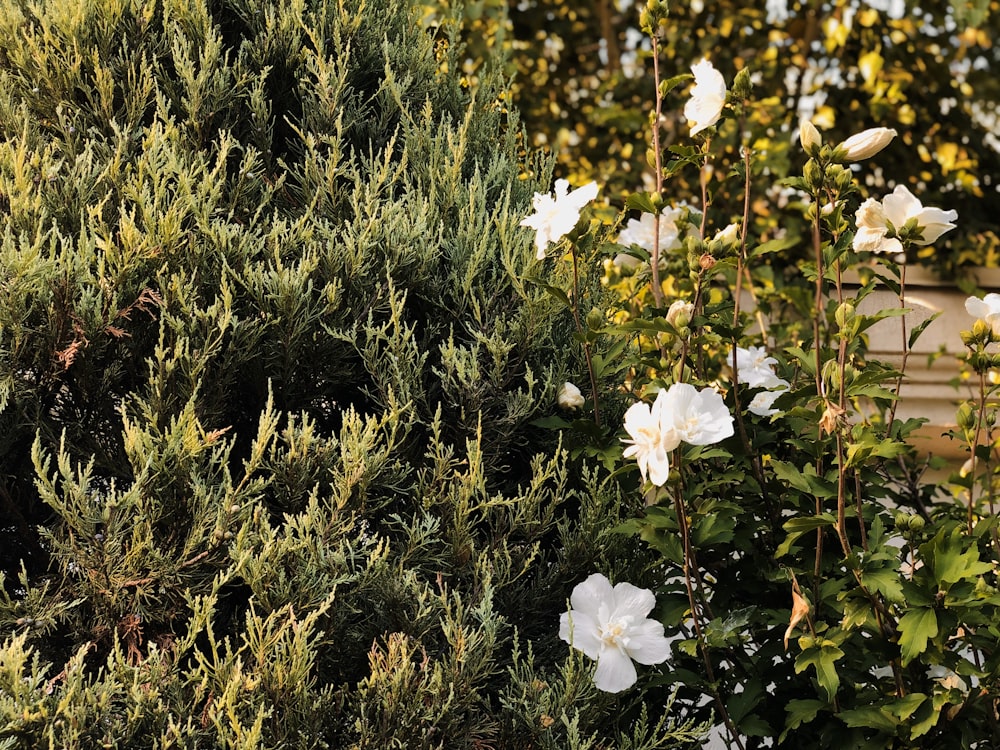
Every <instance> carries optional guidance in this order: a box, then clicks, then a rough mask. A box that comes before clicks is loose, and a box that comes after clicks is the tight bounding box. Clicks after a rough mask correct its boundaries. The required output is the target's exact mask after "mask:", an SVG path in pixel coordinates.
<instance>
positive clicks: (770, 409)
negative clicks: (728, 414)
mask: <svg viewBox="0 0 1000 750" xmlns="http://www.w3.org/2000/svg"><path fill="white" fill-rule="evenodd" d="M788 386H789V383H788V381H787V380H782V379H780V378H778V381H777V383H776V384H775V385H774V386H772V388H773V390H769V391H758V392H757V393H756V394H754V397H753V398H752V399H750V403H749V404H748V405H747V409H748V410H749V411H750V413H752V414H756V415H757V416H758V417H773V416H774V415H775V414H780V413H781V410H780V409H775V408H774V402H775V401H777V400H778V396H780V395H781V394H782V393H784V392H785V391H786V390H788Z"/></svg>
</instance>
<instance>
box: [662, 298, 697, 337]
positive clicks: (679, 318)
mask: <svg viewBox="0 0 1000 750" xmlns="http://www.w3.org/2000/svg"><path fill="white" fill-rule="evenodd" d="M693 312H694V305H693V304H691V303H690V302H685V301H684V300H682V299H678V300H674V301H673V302H672V303H671V304H670V309H669V310H667V322H668V323H669V324H670V325H672V326H673V327H674V328H676V329H678V330H680V329H681V328H684V327H685V326H686V325H687V324H688V323H690V322H691V314H692V313H693Z"/></svg>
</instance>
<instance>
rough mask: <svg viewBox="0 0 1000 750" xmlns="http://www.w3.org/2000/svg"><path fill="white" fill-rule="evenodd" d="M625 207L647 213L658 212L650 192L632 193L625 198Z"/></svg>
mask: <svg viewBox="0 0 1000 750" xmlns="http://www.w3.org/2000/svg"><path fill="white" fill-rule="evenodd" d="M625 208H632V209H635V210H637V211H642V212H644V213H647V214H656V207H655V206H654V205H653V199H652V198H651V197H650V195H649V193H632V194H631V195H630V196H629V197H628V198H626V199H625Z"/></svg>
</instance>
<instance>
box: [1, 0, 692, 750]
mask: <svg viewBox="0 0 1000 750" xmlns="http://www.w3.org/2000/svg"><path fill="white" fill-rule="evenodd" d="M449 28H450V27H449V25H448V24H447V23H445V24H443V25H440V26H434V27H424V26H422V25H421V24H420V21H419V17H418V16H417V15H414V14H412V13H408V12H405V9H404V8H402V7H401V6H400V4H399V3H395V2H390V0H374V1H372V2H365V3H360V2H354V1H353V0H345V2H340V3H334V2H321V1H319V0H299V1H298V2H289V3H284V2H267V1H265V0H163V1H162V2H140V0H91V1H90V2H86V3H59V2H51V3H38V4H29V3H27V2H19V1H18V0H4V1H3V2H0V215H2V227H0V230H2V240H0V243H2V244H0V565H2V571H3V576H4V577H3V583H4V585H3V587H2V591H3V593H2V599H0V628H2V632H0V637H2V645H0V747H3V748H35V747H52V748H70V747H81V748H86V747H112V746H113V747H132V748H152V747H157V748H166V747H200V748H205V747H240V748H249V747H333V748H337V747H358V748H378V749H379V750H381V749H382V748H389V747H408V748H438V747H441V748H451V747H463V748H464V747H468V748H484V747H503V748H516V747H526V748H527V747H598V746H601V747H607V746H614V747H620V748H625V747H652V746H661V745H662V744H663V743H664V742H665V741H666V740H665V739H664V738H665V737H671V736H673V737H675V739H676V740H677V741H678V742H679V741H681V740H683V739H684V737H685V735H684V733H677V734H676V735H672V734H671V730H670V729H669V727H667V726H665V725H662V719H663V717H664V707H665V706H666V704H667V699H668V696H666V695H664V694H663V693H662V692H657V691H656V690H651V691H649V692H648V693H647V694H646V696H645V698H644V700H645V701H646V703H645V705H644V704H641V703H640V702H637V701H636V700H635V699H634V698H633V699H621V700H619V699H616V698H615V697H613V696H607V695H600V694H598V693H597V692H596V690H595V689H594V688H593V686H592V685H591V683H590V678H589V673H588V672H587V670H586V669H583V668H582V662H581V661H580V658H579V657H578V656H577V655H574V653H573V652H571V650H570V649H569V647H568V646H567V645H566V644H565V643H562V642H561V641H559V640H558V637H557V631H558V621H559V613H560V612H563V611H565V609H566V599H567V596H568V594H569V591H570V590H571V588H572V586H573V584H575V583H576V582H578V581H579V580H581V579H582V578H583V577H585V576H586V575H587V574H588V573H589V572H591V571H592V570H594V569H598V568H600V569H602V570H605V571H607V572H610V573H614V572H615V571H618V572H619V573H621V572H626V571H627V572H628V573H629V575H630V576H631V577H632V579H633V580H635V581H636V582H637V583H641V581H642V576H643V574H642V569H641V568H642V562H643V561H642V559H641V554H640V553H632V554H629V555H618V554H617V552H618V551H620V550H621V549H622V548H623V546H624V545H625V544H626V542H625V541H623V540H622V538H620V537H615V536H613V535H612V534H610V531H611V528H612V526H613V524H614V521H615V519H620V518H622V517H623V516H624V515H626V514H627V513H628V512H629V508H628V507H626V505H625V501H624V500H623V499H622V498H621V497H620V496H618V495H617V494H615V492H614V491H613V489H612V488H608V487H604V486H601V485H600V484H599V483H598V482H597V480H596V479H595V478H594V477H592V476H590V475H588V474H586V473H584V474H583V475H581V473H580V471H579V469H577V468H573V465H572V464H571V463H570V461H569V459H568V457H567V454H566V452H565V451H564V450H563V449H562V448H561V447H560V446H559V444H558V440H557V438H556V437H554V435H555V433H553V432H551V431H547V430H544V429H542V428H540V427H538V426H534V425H533V424H532V423H533V422H534V421H537V420H538V419H539V418H540V417H545V416H547V415H550V414H551V413H552V412H553V411H554V410H555V409H556V406H555V394H556V391H557V388H558V387H559V385H561V383H562V382H563V380H565V379H566V378H577V379H579V378H582V375H581V373H582V371H583V370H582V362H581V355H580V352H579V347H578V345H577V344H576V343H575V342H574V341H573V340H572V337H571V331H572V328H571V320H570V319H569V317H568V315H567V314H566V313H565V312H563V311H561V308H559V307H557V306H556V305H555V304H554V303H553V301H552V299H551V298H550V297H549V296H548V295H547V294H546V293H545V291H544V290H543V289H541V288H540V287H538V286H537V285H533V284H531V283H529V282H528V281H526V278H528V277H530V276H532V275H537V273H538V268H537V266H538V264H539V262H538V261H536V260H535V259H534V254H533V246H532V237H531V234H530V233H529V232H526V231H525V230H524V229H523V228H521V227H519V226H518V223H519V222H520V220H521V219H522V218H523V217H524V216H525V215H526V214H527V213H529V212H530V204H531V195H532V193H533V192H534V191H535V190H547V189H548V181H549V171H548V167H547V165H546V164H545V163H543V162H541V161H539V160H538V159H536V158H535V157H534V156H532V155H531V154H530V153H529V152H527V151H526V150H525V148H524V146H523V140H524V138H523V133H522V130H521V127H520V125H519V123H518V120H517V116H516V114H515V113H513V112H511V111H509V110H508V109H507V107H506V106H505V103H504V102H505V93H504V91H505V90H504V87H503V85H502V82H501V81H500V80H499V79H498V78H497V77H496V76H493V75H491V74H484V75H482V76H480V80H479V82H478V84H477V86H476V88H475V89H474V90H473V89H470V88H469V85H468V83H467V82H466V81H464V80H463V79H462V77H461V73H460V71H461V65H460V63H459V61H460V59H461V57H460V55H461V50H460V49H459V45H458V44H457V42H456V37H455V36H454V34H452V33H451V32H450V31H449ZM548 263H549V264H550V265H551V264H552V263H553V261H548ZM554 272H555V273H556V274H558V273H564V272H565V270H564V269H562V268H561V267H557V268H556V269H555V270H554ZM549 273H550V274H551V273H552V271H551V270H550V272H549ZM586 283H595V284H596V283H597V282H596V281H595V280H594V279H589V280H587V281H586ZM638 501H639V500H638V498H637V497H636V498H634V499H633V500H630V502H638ZM647 716H648V721H647V720H646V718H647ZM658 721H660V724H661V726H659V727H657V722H658ZM687 736H689V737H690V735H687Z"/></svg>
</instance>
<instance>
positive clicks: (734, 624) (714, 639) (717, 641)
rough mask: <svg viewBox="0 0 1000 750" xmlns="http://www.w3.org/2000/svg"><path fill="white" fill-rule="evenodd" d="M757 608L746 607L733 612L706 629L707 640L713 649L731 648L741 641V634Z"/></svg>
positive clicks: (717, 619)
mask: <svg viewBox="0 0 1000 750" xmlns="http://www.w3.org/2000/svg"><path fill="white" fill-rule="evenodd" d="M755 610H756V607H744V608H743V609H738V610H736V611H735V612H732V613H731V614H730V615H729V616H727V617H725V618H722V617H716V618H715V619H714V620H712V621H711V622H709V623H708V625H707V626H706V627H705V640H706V641H707V642H708V645H709V646H711V647H712V648H723V647H725V646H731V645H733V643H735V642H736V641H738V640H739V636H740V632H741V631H742V630H743V629H744V628H745V627H746V625H747V623H748V622H750V616H751V615H752V614H753V613H754V611H755Z"/></svg>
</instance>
